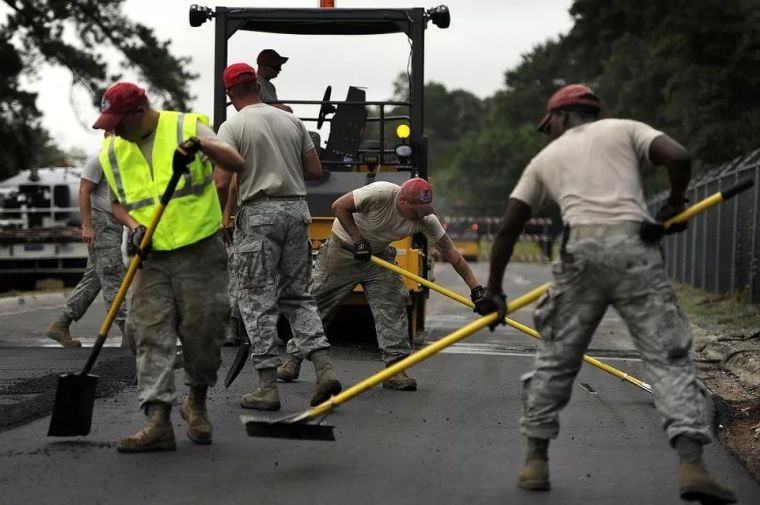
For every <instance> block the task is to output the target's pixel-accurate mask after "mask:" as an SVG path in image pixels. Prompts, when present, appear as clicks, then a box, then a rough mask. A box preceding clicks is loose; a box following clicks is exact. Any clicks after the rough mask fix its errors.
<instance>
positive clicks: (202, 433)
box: [179, 386, 213, 445]
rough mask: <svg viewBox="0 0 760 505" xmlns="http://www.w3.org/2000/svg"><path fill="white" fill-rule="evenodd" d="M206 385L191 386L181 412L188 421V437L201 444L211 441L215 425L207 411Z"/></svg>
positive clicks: (183, 401) (180, 409)
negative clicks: (212, 424) (212, 423)
mask: <svg viewBox="0 0 760 505" xmlns="http://www.w3.org/2000/svg"><path fill="white" fill-rule="evenodd" d="M207 389H208V388H207V387H206V386H191V387H190V392H189V393H188V395H187V396H186V397H185V399H184V400H182V405H181V406H180V408H179V413H180V414H181V415H182V419H184V420H185V421H187V438H189V439H190V440H192V441H193V442H195V443H196V444H200V445H208V444H210V443H211V434H212V432H213V427H212V426H211V422H210V421H209V420H208V412H207V411H206V391H207Z"/></svg>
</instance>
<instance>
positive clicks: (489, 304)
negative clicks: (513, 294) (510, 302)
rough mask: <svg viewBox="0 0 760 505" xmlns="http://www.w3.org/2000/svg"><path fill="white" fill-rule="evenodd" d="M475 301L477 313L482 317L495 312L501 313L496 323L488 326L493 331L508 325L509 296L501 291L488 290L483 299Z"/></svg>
mask: <svg viewBox="0 0 760 505" xmlns="http://www.w3.org/2000/svg"><path fill="white" fill-rule="evenodd" d="M475 289H477V288H475ZM473 291H475V290H473ZM473 301H474V302H475V312H477V313H478V314H480V315H481V316H487V315H488V314H491V313H493V312H498V313H499V317H497V318H496V321H494V322H493V323H491V324H489V325H488V327H489V328H490V329H491V331H493V330H494V329H496V327H497V326H498V325H500V324H507V321H506V319H507V296H506V295H505V294H504V293H502V292H501V291H497V292H491V290H490V289H486V290H485V293H484V294H483V297H482V298H480V299H479V300H477V301H475V300H473Z"/></svg>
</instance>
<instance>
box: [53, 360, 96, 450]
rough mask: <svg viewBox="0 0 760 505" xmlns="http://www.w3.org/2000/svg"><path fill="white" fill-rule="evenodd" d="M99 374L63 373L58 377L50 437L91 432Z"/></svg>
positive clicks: (73, 435)
mask: <svg viewBox="0 0 760 505" xmlns="http://www.w3.org/2000/svg"><path fill="white" fill-rule="evenodd" d="M97 385H98V376H97V375H89V374H87V375H81V374H72V373H68V374H63V375H61V376H59V377H58V390H57V391H56V393H55V405H54V406H53V415H52V417H51V418H50V428H49V429H48V436H49V437H75V436H78V435H87V434H88V433H90V426H91V425H92V409H93V407H94V405H95V388H96V387H97Z"/></svg>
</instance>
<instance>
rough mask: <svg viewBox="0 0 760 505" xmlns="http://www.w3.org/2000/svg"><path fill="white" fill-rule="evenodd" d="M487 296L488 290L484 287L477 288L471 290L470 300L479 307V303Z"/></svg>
mask: <svg viewBox="0 0 760 505" xmlns="http://www.w3.org/2000/svg"><path fill="white" fill-rule="evenodd" d="M485 296H486V290H485V289H483V286H475V287H474V288H472V289H471V290H470V300H472V303H474V304H475V306H476V307H477V306H478V302H479V301H480V300H482V299H483V298H485Z"/></svg>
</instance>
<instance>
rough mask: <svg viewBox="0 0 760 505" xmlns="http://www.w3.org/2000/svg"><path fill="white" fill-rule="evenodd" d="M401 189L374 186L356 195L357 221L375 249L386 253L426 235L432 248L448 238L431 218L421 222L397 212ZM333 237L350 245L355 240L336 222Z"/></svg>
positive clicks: (355, 215) (369, 185)
mask: <svg viewBox="0 0 760 505" xmlns="http://www.w3.org/2000/svg"><path fill="white" fill-rule="evenodd" d="M400 190H401V187H400V186H398V185H396V184H393V183H392V182H384V181H381V182H373V183H372V184H368V185H367V186H363V187H361V188H359V189H355V190H354V191H353V193H352V194H353V196H354V204H355V205H356V209H357V212H355V213H354V221H355V222H356V226H357V228H359V231H360V232H361V234H362V237H364V238H365V239H366V240H369V243H370V245H371V246H372V249H373V250H375V251H378V252H379V251H382V250H383V249H385V248H386V247H388V244H390V243H391V242H395V241H396V240H401V239H402V238H405V237H408V236H409V235H413V234H415V233H420V232H422V233H424V234H425V236H426V237H427V238H428V240H429V241H430V243H431V244H434V243H436V242H438V240H439V239H440V238H441V237H443V236H444V235H445V234H446V231H445V230H444V229H443V226H441V222H440V221H439V220H438V218H437V217H436V216H435V214H430V215H429V216H425V217H424V218H423V219H420V220H418V221H415V220H411V219H407V218H405V217H404V216H402V215H401V213H400V212H399V211H398V209H397V208H396V197H397V196H398V192H399V191H400ZM332 231H333V233H334V234H335V235H336V236H337V237H338V238H339V239H340V240H341V241H342V242H343V243H344V244H347V245H351V244H353V240H352V239H351V236H350V235H349V234H348V233H347V232H346V230H345V229H344V228H343V226H342V225H341V224H340V221H338V220H337V219H336V220H335V221H334V222H333V227H332Z"/></svg>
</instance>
